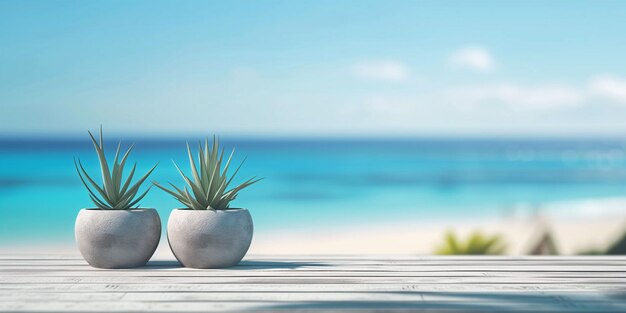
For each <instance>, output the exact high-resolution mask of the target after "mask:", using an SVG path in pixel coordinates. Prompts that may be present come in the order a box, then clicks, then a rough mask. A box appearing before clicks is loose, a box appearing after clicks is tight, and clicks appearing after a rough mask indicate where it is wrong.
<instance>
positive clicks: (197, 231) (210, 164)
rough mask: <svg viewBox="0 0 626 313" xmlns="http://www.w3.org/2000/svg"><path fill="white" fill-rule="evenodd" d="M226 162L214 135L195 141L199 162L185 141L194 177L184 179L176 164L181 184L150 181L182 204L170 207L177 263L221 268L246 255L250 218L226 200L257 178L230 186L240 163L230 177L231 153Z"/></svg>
mask: <svg viewBox="0 0 626 313" xmlns="http://www.w3.org/2000/svg"><path fill="white" fill-rule="evenodd" d="M234 152H235V150H234V149H233V150H232V152H231V153H230V156H229V157H228V159H227V160H226V163H224V166H223V168H222V164H223V161H224V149H223V148H222V149H221V152H220V147H219V140H218V139H217V138H215V137H213V144H212V147H210V146H209V142H208V139H207V140H206V141H205V143H204V147H202V144H199V145H198V162H199V167H197V166H196V163H195V161H194V156H193V154H192V152H191V149H190V148H189V144H187V153H188V155H189V163H190V166H191V174H192V178H189V177H187V176H186V175H185V174H184V173H183V172H182V171H181V170H180V168H179V167H178V165H176V163H174V166H176V169H177V170H178V172H179V173H180V175H181V176H182V178H183V179H184V181H185V184H186V186H183V187H182V188H179V187H176V186H175V185H173V184H171V183H170V185H171V186H172V187H173V189H172V190H170V189H167V188H165V187H163V186H161V185H160V184H159V183H157V182H154V185H155V186H157V187H159V188H161V189H163V190H164V191H166V192H167V193H169V194H170V195H172V196H174V197H175V198H176V199H177V200H178V201H179V202H180V203H182V204H183V205H184V206H185V207H184V208H180V209H174V210H172V213H171V214H170V218H169V220H168V222H167V239H168V242H169V245H170V248H171V249H172V253H174V256H175V257H176V259H178V261H179V262H180V263H181V264H183V265H184V266H186V267H191V268H224V267H230V266H235V265H237V264H238V263H239V261H241V259H242V258H243V257H244V255H245V254H246V252H247V251H248V248H249V247H250V242H251V241H252V232H253V225H252V217H251V216H250V212H248V210H246V209H241V208H231V207H230V203H231V202H232V201H233V200H235V198H237V194H238V193H239V191H241V190H242V189H244V188H246V187H248V186H250V185H252V184H254V183H256V182H257V181H259V180H260V179H256V178H255V177H253V178H250V179H248V180H247V181H245V182H243V183H242V184H240V185H238V186H236V187H233V188H229V185H230V184H231V182H232V181H233V178H234V177H235V175H236V174H237V172H238V171H239V169H240V168H241V165H242V164H243V162H241V164H240V165H239V167H238V168H237V169H236V170H235V171H234V172H233V174H232V176H230V178H229V177H228V168H229V166H230V163H231V160H232V157H233V154H234Z"/></svg>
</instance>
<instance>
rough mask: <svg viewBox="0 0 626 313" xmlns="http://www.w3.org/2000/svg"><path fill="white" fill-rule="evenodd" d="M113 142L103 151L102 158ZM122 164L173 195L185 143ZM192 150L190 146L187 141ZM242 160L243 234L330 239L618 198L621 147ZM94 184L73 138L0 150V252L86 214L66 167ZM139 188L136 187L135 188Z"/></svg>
mask: <svg viewBox="0 0 626 313" xmlns="http://www.w3.org/2000/svg"><path fill="white" fill-rule="evenodd" d="M117 140H118V139H115V138H112V140H110V141H107V148H108V149H109V152H111V153H112V152H114V151H113V150H114V148H115V146H116V142H117ZM133 142H134V143H136V148H135V150H134V152H133V154H132V155H131V161H136V162H137V163H138V170H141V171H145V170H147V169H148V168H149V167H150V166H152V165H153V164H155V163H156V162H158V161H160V164H159V166H158V168H157V170H156V172H155V173H154V174H153V176H152V179H153V180H157V181H160V182H167V181H171V182H173V183H176V184H182V180H181V178H180V177H179V176H178V174H177V172H176V170H175V168H174V166H173V165H172V162H171V160H172V159H173V160H175V161H176V162H177V163H178V164H179V165H182V168H183V169H185V170H186V169H188V165H187V162H188V161H187V158H186V150H185V139H182V138H165V139H163V138H161V139H159V138H124V139H123V140H122V143H123V146H124V145H128V144H130V143H133ZM193 142H194V143H195V141H193ZM223 143H224V145H225V147H226V148H227V149H230V148H232V147H237V151H236V157H237V159H238V160H241V159H242V158H243V157H244V156H247V161H246V163H245V165H244V166H243V168H242V170H241V172H240V175H239V176H238V177H239V178H240V180H243V179H245V178H248V177H251V176H254V175H256V176H260V177H264V178H265V180H263V181H261V182H260V183H258V184H257V185H254V186H252V187H250V188H249V189H248V190H246V191H244V192H242V193H241V194H240V196H239V198H238V199H237V200H236V201H235V203H234V206H235V207H245V208H248V209H250V211H251V213H252V215H253V218H254V221H255V231H256V232H257V233H259V232H268V231H271V230H289V229H304V228H315V229H323V228H342V227H350V226H351V225H355V224H359V225H364V224H365V225H366V224H367V223H369V222H372V221H376V222H381V221H383V222H388V223H394V222H399V221H411V220H420V221H423V220H429V219H459V218H465V217H478V218H480V217H493V216H500V215H503V214H508V213H509V211H511V210H515V209H520V208H522V209H527V210H532V209H533V208H536V207H540V206H541V205H542V204H544V203H549V202H554V201H563V200H577V199H594V198H605V197H621V196H624V195H626V140H621V139H619V140H618V139H558V140H557V139H554V140H547V139H545V140H531V139H440V138H438V139H435V138H432V139H371V140H370V139H272V140H269V139H263V140H259V139H246V138H238V139H236V138H226V139H223ZM74 156H76V157H80V158H81V160H82V161H83V163H84V164H85V165H86V167H87V170H88V171H90V172H93V173H94V176H96V177H98V174H97V173H98V172H97V171H98V165H97V161H96V158H95V154H94V152H93V147H92V146H91V143H90V142H89V141H88V139H87V137H85V138H23V137H22V138H11V137H4V138H1V139H0V244H8V243H12V244H15V243H21V242H23V243H38V244H46V243H59V242H68V243H69V242H72V241H73V224H74V219H75V217H76V214H77V212H78V210H79V209H81V208H85V207H91V206H92V205H91V202H90V200H89V198H88V196H87V193H86V191H85V190H84V187H83V186H82V184H81V182H80V180H79V179H78V177H77V175H76V171H75V169H74V165H73V157H74ZM146 186H147V185H146ZM142 206H143V207H153V208H156V209H158V211H159V213H160V214H161V216H162V218H163V221H164V222H166V219H167V216H168V215H169V211H170V210H171V209H172V208H176V207H179V206H180V205H179V204H178V203H177V202H176V201H175V200H174V199H173V198H171V197H170V196H169V195H167V194H165V193H164V192H162V191H160V190H158V189H153V190H152V191H151V192H150V193H149V194H148V196H147V197H146V198H145V199H144V201H143V203H142Z"/></svg>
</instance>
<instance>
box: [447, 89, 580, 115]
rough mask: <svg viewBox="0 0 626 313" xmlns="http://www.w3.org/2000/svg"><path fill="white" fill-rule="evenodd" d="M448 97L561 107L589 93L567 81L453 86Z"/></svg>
mask: <svg viewBox="0 0 626 313" xmlns="http://www.w3.org/2000/svg"><path fill="white" fill-rule="evenodd" d="M444 98H447V101H450V102H451V103H453V104H457V105H459V106H463V105H469V106H470V107H476V106H478V105H484V104H491V105H506V106H510V107H511V108H515V109H531V110H536V109H540V110H543V109H561V108H569V107H576V106H578V105H580V104H582V103H583V102H584V101H585V93H584V92H580V91H578V90H577V89H575V88H572V87H568V86H564V85H540V86H522V85H517V84H511V83H500V84H490V85H478V86H469V87H462V88H455V89H450V90H448V91H446V92H445V94H444Z"/></svg>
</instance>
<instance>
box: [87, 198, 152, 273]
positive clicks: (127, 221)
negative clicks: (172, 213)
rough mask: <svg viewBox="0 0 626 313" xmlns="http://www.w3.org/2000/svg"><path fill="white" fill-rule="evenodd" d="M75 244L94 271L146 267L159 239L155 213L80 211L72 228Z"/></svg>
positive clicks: (146, 211) (141, 211)
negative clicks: (97, 268)
mask: <svg viewBox="0 0 626 313" xmlns="http://www.w3.org/2000/svg"><path fill="white" fill-rule="evenodd" d="M75 236H76V243H77V244H78V250H80V253H81V254H82V255H83V258H85V260H86V261H87V263H89V265H91V266H93V267H99V268H131V267H138V266H142V265H144V264H146V262H148V260H149V259H150V257H152V254H154V251H155V250H156V248H157V246H158V245H159V240H160V239H161V219H160V218H159V213H157V211H156V210H155V209H136V210H99V209H83V210H80V212H79V213H78V217H77V218H76V227H75Z"/></svg>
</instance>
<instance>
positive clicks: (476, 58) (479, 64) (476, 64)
mask: <svg viewBox="0 0 626 313" xmlns="http://www.w3.org/2000/svg"><path fill="white" fill-rule="evenodd" d="M448 62H449V63H450V64H451V65H452V66H454V67H458V68H465V69H470V70H475V71H481V72H486V71H490V70H493V69H494V68H495V67H496V62H495V59H494V58H493V56H492V55H491V53H490V52H489V51H488V50H487V49H485V48H483V47H465V48H461V49H459V50H457V51H455V52H453V53H452V54H451V55H450V56H449V58H448Z"/></svg>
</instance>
